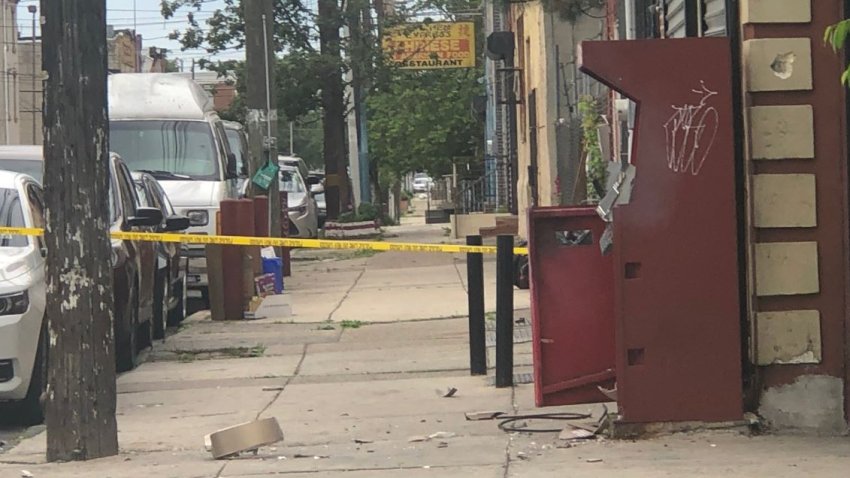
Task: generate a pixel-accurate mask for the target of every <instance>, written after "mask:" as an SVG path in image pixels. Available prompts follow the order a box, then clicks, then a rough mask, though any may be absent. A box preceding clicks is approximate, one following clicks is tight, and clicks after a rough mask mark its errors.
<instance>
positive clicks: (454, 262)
mask: <svg viewBox="0 0 850 478" xmlns="http://www.w3.org/2000/svg"><path fill="white" fill-rule="evenodd" d="M458 262H460V261H459V260H457V259H455V260H453V261H452V265H454V266H455V272H457V278H458V280H459V281H460V286H461V287H462V288H463V291H464V292H466V293H467V294H469V289H467V288H466V283H465V282H464V281H463V274H461V273H460V267H458V266H457V264H458Z"/></svg>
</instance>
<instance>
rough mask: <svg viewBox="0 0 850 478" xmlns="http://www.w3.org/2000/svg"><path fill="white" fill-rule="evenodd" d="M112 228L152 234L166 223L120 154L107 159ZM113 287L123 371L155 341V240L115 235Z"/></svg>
mask: <svg viewBox="0 0 850 478" xmlns="http://www.w3.org/2000/svg"><path fill="white" fill-rule="evenodd" d="M109 173H110V179H111V181H112V182H111V188H110V190H109V191H110V194H109V196H110V216H111V220H112V226H111V230H112V231H140V232H151V231H152V230H153V229H154V228H156V227H158V226H159V225H160V224H161V223H162V221H163V217H162V211H160V210H159V209H157V208H152V207H144V206H141V205H140V200H139V197H138V195H137V194H136V186H135V183H134V182H133V177H132V175H131V174H130V170H129V169H128V168H127V166H126V165H125V164H124V162H123V161H122V160H121V158H120V157H119V156H118V155H117V154H114V153H113V154H111V155H110V157H109ZM112 262H113V283H114V287H115V291H114V299H115V322H114V329H115V356H116V365H117V368H118V370H119V371H122V372H123V371H126V370H131V369H133V368H135V367H136V365H137V364H138V353H139V351H140V350H142V349H143V348H145V347H147V346H149V345H150V344H151V341H152V339H153V326H154V320H153V315H154V283H155V282H156V269H157V252H156V243H154V242H149V241H129V240H120V239H112Z"/></svg>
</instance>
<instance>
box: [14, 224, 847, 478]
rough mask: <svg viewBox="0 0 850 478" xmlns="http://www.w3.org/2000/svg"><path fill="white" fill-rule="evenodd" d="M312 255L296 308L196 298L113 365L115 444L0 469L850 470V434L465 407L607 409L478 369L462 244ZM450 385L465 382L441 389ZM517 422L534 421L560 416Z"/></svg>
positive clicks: (166, 473)
mask: <svg viewBox="0 0 850 478" xmlns="http://www.w3.org/2000/svg"><path fill="white" fill-rule="evenodd" d="M414 227H415V228H420V229H421V230H420V233H421V231H422V230H427V231H430V233H429V234H430V237H431V239H432V240H438V239H437V238H439V237H440V235H441V233H442V232H441V229H440V228H439V227H433V226H429V227H425V226H422V225H419V226H403V227H402V228H400V229H398V233H399V234H400V235H402V236H403V235H404V234H405V233H406V232H405V231H407V230H409V229H410V228H414ZM390 232H393V231H392V230H391V231H390ZM426 236H427V234H426ZM404 240H407V239H404ZM299 254H300V253H299ZM309 257H310V256H309V255H308V254H304V255H302V256H301V259H307V258H309ZM313 259H314V260H299V261H298V262H296V264H295V268H294V269H295V270H294V274H293V277H292V278H291V279H289V281H288V284H287V287H288V291H289V292H288V295H290V296H291V298H292V306H293V310H294V312H295V313H294V314H293V315H291V316H288V317H278V318H274V317H270V318H267V319H263V320H256V321H245V322H213V321H211V320H210V318H209V314H207V313H198V314H195V315H194V316H193V317H192V318H191V319H190V320H188V321H187V322H186V323H185V324H184V325H183V326H182V327H181V328H180V330H178V331H175V333H173V334H172V335H171V336H170V337H168V340H167V341H166V342H165V343H157V344H156V345H155V346H154V348H153V349H152V350H151V351H150V352H149V353H148V354H147V357H146V361H145V363H144V364H142V365H141V366H140V367H138V368H137V369H136V370H134V371H132V372H129V373H126V374H123V375H122V376H120V377H119V379H118V391H119V395H118V426H119V442H120V445H121V454H120V455H119V456H116V457H110V458H105V459H101V460H93V461H90V462H85V463H65V464H46V463H44V448H45V434H44V433H37V432H38V431H39V429H35V430H33V431H32V432H30V434H33V433H35V436H32V437H29V438H26V439H24V440H22V441H21V442H20V443H19V444H18V445H17V446H15V447H14V448H12V449H10V450H7V451H6V452H4V453H2V454H0V478H6V477H9V478H14V477H19V476H30V475H31V476H33V477H35V478H52V477H57V478H58V477H62V478H73V477H99V478H109V477H114V478H118V477H121V478H124V477H129V478H132V477H152V476H155V477H162V478H168V477H175V478H178V477H179V478H195V477H197V478H201V477H204V478H218V477H259V478H261V477H270V476H287V477H296V478H297V477H311V478H321V477H337V478H361V477H377V478H393V477H414V478H418V477H428V476H433V477H493V478H496V477H500V478H501V477H548V476H552V477H555V476H558V477H561V476H569V477H634V478H638V477H641V478H649V477H657V476H675V477H683V476H699V477H721V476H722V477H755V476H771V477H773V478H780V477H789V478H790V477H799V476H823V477H833V476H834V477H838V476H846V474H847V470H848V469H850V454H848V453H847V450H848V445H850V441H849V440H848V439H847V438H829V437H799V436H775V435H763V436H748V435H746V434H744V433H742V432H741V431H739V430H730V431H713V432H699V433H696V432H695V433H682V434H676V435H670V436H663V437H656V438H650V439H646V440H640V441H617V440H605V439H589V440H584V441H562V440H559V438H558V433H557V432H547V433H526V432H511V433H508V432H505V431H502V430H500V429H499V427H498V422H497V421H492V420H484V421H468V420H466V418H465V416H464V414H465V413H467V412H475V411H490V410H492V411H500V412H505V413H509V414H528V413H540V412H544V411H545V412H558V411H571V412H576V413H589V414H591V415H592V417H593V419H596V418H598V417H599V416H600V415H601V414H602V413H603V407H602V406H601V405H589V406H576V407H558V408H554V409H546V410H540V409H536V408H535V407H534V400H533V387H532V385H529V384H521V385H516V386H514V387H510V388H503V389H496V388H494V387H493V386H492V385H490V384H489V383H488V379H487V378H486V377H471V376H469V373H468V367H469V349H468V342H467V340H468V338H467V336H468V330H467V320H466V319H465V318H463V317H460V318H458V317H454V316H456V315H463V313H464V312H465V307H466V298H465V295H464V293H463V287H464V286H463V277H464V273H463V263H462V258H460V257H454V256H451V255H435V254H421V255H411V254H408V253H395V252H387V253H381V254H376V255H373V256H370V257H365V256H360V257H347V258H346V257H344V256H330V255H328V254H325V253H316V254H315V255H314V256H313ZM417 292H418V293H419V294H417ZM527 297H528V296H527V293H526V292H522V291H516V302H517V309H518V310H517V312H516V314H515V316H516V317H517V319H520V318H528V311H527V300H528V299H527ZM524 301H526V302H524ZM439 302H451V304H440V303H439ZM358 321H360V322H358ZM520 322H521V323H522V321H520ZM518 327H519V328H521V327H523V326H522V325H518ZM517 342H518V343H517V344H516V346H515V354H516V357H515V362H516V371H517V372H528V371H530V365H531V348H530V343H529V342H528V341H527V340H517ZM489 363H490V364H492V363H493V360H492V349H491V350H490V358H489ZM492 375H493V371H492V369H490V373H489V376H490V377H491V378H492ZM449 388H456V389H457V392H456V393H455V395H454V396H453V397H450V398H445V397H444V396H443V395H445V392H446V390H448V389H449ZM609 409H610V410H612V411H613V410H615V407H614V406H613V405H612V404H609ZM265 417H276V418H277V419H278V421H279V422H280V424H281V427H282V428H283V431H284V434H285V439H284V441H283V442H281V443H278V444H275V445H272V446H267V447H263V448H260V449H259V451H258V453H257V454H256V455H254V454H250V453H249V454H244V455H242V456H239V457H236V458H232V459H228V460H213V459H212V457H211V455H210V454H209V453H208V452H207V451H205V450H204V443H203V437H204V435H206V434H208V433H211V432H214V431H216V430H218V429H221V428H224V427H228V426H232V425H236V424H239V423H243V422H246V421H251V420H254V419H257V418H265ZM522 421H523V422H526V423H525V425H527V428H526V429H528V428H533V427H545V428H550V427H554V428H559V427H563V426H564V422H554V423H553V422H551V421H547V422H540V421H531V420H522ZM520 425H522V424H520ZM429 437H432V438H429ZM24 472H26V473H24ZM27 473H28V474H29V475H28V474H27Z"/></svg>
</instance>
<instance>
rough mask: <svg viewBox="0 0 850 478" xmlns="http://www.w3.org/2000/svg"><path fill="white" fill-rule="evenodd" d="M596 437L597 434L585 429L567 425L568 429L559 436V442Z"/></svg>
mask: <svg viewBox="0 0 850 478" xmlns="http://www.w3.org/2000/svg"><path fill="white" fill-rule="evenodd" d="M594 436H596V433H594V432H592V431H590V430H585V429H584V428H577V427H573V426H572V425H567V427H566V428H564V429H563V430H561V433H560V435H558V439H559V440H582V439H587V438H593V437H594Z"/></svg>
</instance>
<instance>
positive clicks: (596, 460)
mask: <svg viewBox="0 0 850 478" xmlns="http://www.w3.org/2000/svg"><path fill="white" fill-rule="evenodd" d="M585 461H587V462H588V463H602V458H588V459H587V460H585Z"/></svg>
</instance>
